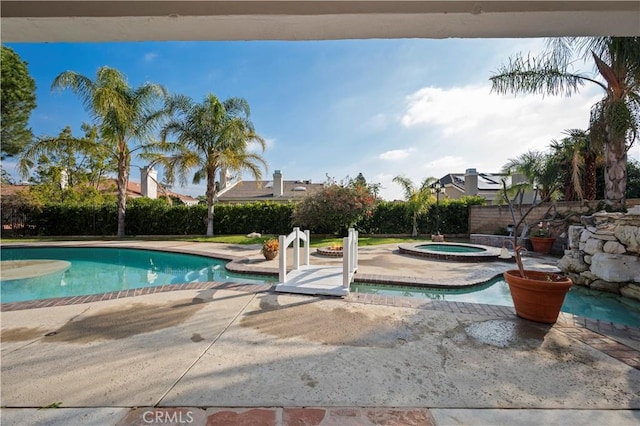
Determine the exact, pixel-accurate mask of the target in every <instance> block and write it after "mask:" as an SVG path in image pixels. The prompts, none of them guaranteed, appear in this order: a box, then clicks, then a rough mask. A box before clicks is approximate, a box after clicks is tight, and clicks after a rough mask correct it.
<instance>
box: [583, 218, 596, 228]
mask: <svg viewBox="0 0 640 426" xmlns="http://www.w3.org/2000/svg"><path fill="white" fill-rule="evenodd" d="M580 223H581V224H583V225H585V226H593V225H595V224H596V222H595V221H594V220H593V216H580Z"/></svg>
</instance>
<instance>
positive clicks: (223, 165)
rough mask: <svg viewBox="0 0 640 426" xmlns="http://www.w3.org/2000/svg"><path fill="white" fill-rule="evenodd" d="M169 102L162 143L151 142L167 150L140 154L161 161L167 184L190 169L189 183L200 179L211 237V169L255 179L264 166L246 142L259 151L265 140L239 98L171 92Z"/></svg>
mask: <svg viewBox="0 0 640 426" xmlns="http://www.w3.org/2000/svg"><path fill="white" fill-rule="evenodd" d="M170 104H171V110H172V111H173V113H174V118H172V119H171V120H170V121H169V122H168V123H166V125H165V126H164V127H163V128H162V131H161V132H160V134H161V138H162V144H161V145H159V146H158V147H157V148H158V150H160V151H166V152H168V153H169V154H168V155H164V154H162V153H161V152H156V153H153V152H151V153H148V154H144V155H143V156H144V157H145V158H148V159H150V160H151V161H154V162H156V163H160V164H162V165H163V166H164V168H165V174H166V180H167V181H168V182H170V183H172V182H174V180H175V176H176V174H177V175H178V176H179V178H180V182H181V183H182V184H186V181H187V178H186V176H187V174H188V173H189V171H190V170H192V169H195V173H194V174H193V183H194V184H198V183H200V181H201V180H202V179H206V181H207V190H206V198H207V236H213V217H214V216H213V213H214V211H213V209H214V201H215V197H216V194H217V188H216V181H215V179H216V174H217V173H218V172H219V171H220V170H223V169H227V170H230V171H238V172H242V171H248V172H249V173H250V174H251V175H252V176H253V177H254V178H255V179H256V180H260V179H261V177H262V172H261V167H264V168H265V169H266V168H267V165H266V162H265V160H264V159H263V158H262V156H261V155H260V154H258V153H255V152H251V144H253V143H256V144H257V145H258V146H259V147H260V148H261V149H262V151H264V149H265V141H264V139H263V138H262V137H261V136H260V135H258V134H257V133H256V131H255V128H254V126H253V123H252V122H251V121H250V120H249V116H250V109H249V104H248V103H247V101H246V100H244V99H241V98H229V99H227V100H225V101H223V102H220V100H218V98H217V97H216V96H215V95H213V94H210V95H208V96H207V97H206V98H205V99H204V101H203V102H202V103H201V104H198V103H194V102H193V101H192V100H191V99H189V98H187V97H184V96H176V97H174V98H173V99H172V101H171V102H170ZM171 135H173V136H175V138H176V140H175V141H173V142H169V141H167V138H168V137H170V136H171Z"/></svg>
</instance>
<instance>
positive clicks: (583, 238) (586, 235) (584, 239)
mask: <svg viewBox="0 0 640 426" xmlns="http://www.w3.org/2000/svg"><path fill="white" fill-rule="evenodd" d="M591 238H593V232H591V231H589V230H588V229H585V230H584V231H582V233H581V234H580V242H581V243H586V242H587V241H589V239H591Z"/></svg>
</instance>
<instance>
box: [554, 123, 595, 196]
mask: <svg viewBox="0 0 640 426" xmlns="http://www.w3.org/2000/svg"><path fill="white" fill-rule="evenodd" d="M565 134H567V136H566V137H564V138H562V139H561V140H560V141H557V140H552V141H551V152H552V155H553V157H554V158H555V161H556V162H558V166H559V167H558V172H559V173H560V174H561V179H562V180H563V181H564V199H565V200H566V201H576V200H583V199H584V200H595V199H596V168H597V167H598V165H599V164H600V163H601V162H602V161H603V153H602V146H600V145H598V144H596V143H595V142H594V141H593V140H592V139H591V137H590V135H589V132H587V131H585V130H580V129H572V130H568V131H567V132H565Z"/></svg>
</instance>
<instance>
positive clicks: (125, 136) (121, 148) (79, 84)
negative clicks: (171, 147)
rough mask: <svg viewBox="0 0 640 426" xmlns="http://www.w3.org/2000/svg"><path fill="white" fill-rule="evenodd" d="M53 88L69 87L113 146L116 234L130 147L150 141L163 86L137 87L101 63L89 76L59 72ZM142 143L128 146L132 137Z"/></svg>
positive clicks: (121, 229) (122, 208)
mask: <svg viewBox="0 0 640 426" xmlns="http://www.w3.org/2000/svg"><path fill="white" fill-rule="evenodd" d="M51 87H52V89H71V90H72V91H73V92H74V93H75V94H76V95H78V97H79V98H80V100H81V101H82V103H83V104H84V107H85V109H86V110H87V112H89V114H90V115H91V116H92V118H93V119H94V120H95V123H96V125H97V126H98V129H99V134H100V138H101V139H102V140H104V141H105V142H106V143H108V144H109V145H112V146H114V147H115V160H116V163H117V169H118V178H117V188H118V237H122V236H124V234H125V215H126V208H127V184H128V183H129V167H130V165H131V155H132V151H135V150H137V149H145V148H148V147H149V146H151V145H152V144H153V140H152V137H153V132H154V130H155V126H156V125H158V124H159V121H160V120H161V119H162V118H163V117H164V114H165V110H163V109H161V108H158V107H157V102H159V101H161V100H164V99H166V97H167V92H166V90H165V88H164V87H162V86H160V85H157V84H153V83H145V84H143V85H142V86H140V87H137V88H132V87H130V86H129V84H128V82H127V80H126V77H125V76H124V75H123V74H122V73H121V72H120V71H118V70H116V69H114V68H110V67H106V66H105V67H101V68H99V69H98V71H97V73H96V78H95V80H91V79H90V78H88V77H85V76H83V75H81V74H78V73H76V72H74V71H65V72H63V73H62V74H60V75H58V76H57V77H56V78H55V80H54V81H53V84H52V86H51ZM133 140H135V141H138V142H140V143H141V145H138V146H136V147H135V148H131V147H129V143H130V142H131V141H133Z"/></svg>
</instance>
